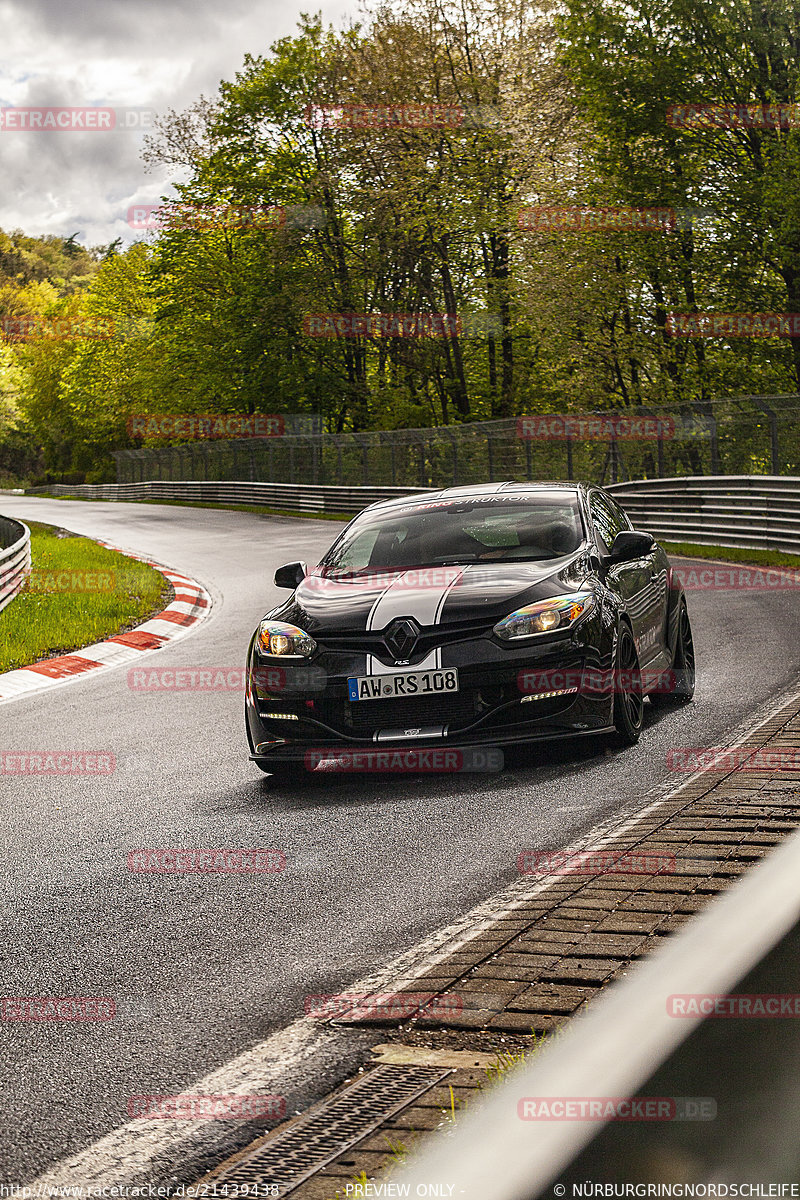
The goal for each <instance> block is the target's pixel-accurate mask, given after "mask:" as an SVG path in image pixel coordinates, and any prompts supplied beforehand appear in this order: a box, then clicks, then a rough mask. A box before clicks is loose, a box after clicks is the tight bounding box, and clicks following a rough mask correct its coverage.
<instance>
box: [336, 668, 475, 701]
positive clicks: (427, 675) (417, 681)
mask: <svg viewBox="0 0 800 1200" xmlns="http://www.w3.org/2000/svg"><path fill="white" fill-rule="evenodd" d="M457 691H458V671H457V670H456V669H455V668H454V667H448V669H447V670H446V671H406V672H404V673H403V674H402V675H360V676H358V678H356V679H348V681H347V693H348V696H349V698H350V699H351V700H389V699H392V700H395V699H397V697H398V696H433V695H435V694H436V693H440V694H441V693H443V692H457Z"/></svg>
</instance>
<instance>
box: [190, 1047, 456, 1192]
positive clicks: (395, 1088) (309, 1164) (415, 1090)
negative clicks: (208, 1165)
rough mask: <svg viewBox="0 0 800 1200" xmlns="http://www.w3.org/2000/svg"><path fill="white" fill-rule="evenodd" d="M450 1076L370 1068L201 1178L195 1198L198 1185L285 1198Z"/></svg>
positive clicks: (442, 1070) (441, 1071)
mask: <svg viewBox="0 0 800 1200" xmlns="http://www.w3.org/2000/svg"><path fill="white" fill-rule="evenodd" d="M452 1074H453V1069H452V1068H447V1067H414V1066H388V1065H383V1066H378V1067H375V1068H374V1069H373V1070H371V1071H369V1072H368V1073H367V1074H366V1075H364V1076H363V1078H361V1079H358V1080H356V1081H355V1082H354V1083H351V1084H349V1085H348V1086H347V1087H345V1088H343V1089H342V1090H341V1091H339V1092H338V1093H337V1094H336V1095H335V1096H333V1097H330V1098H328V1099H327V1100H323V1101H322V1102H321V1103H320V1104H318V1105H316V1106H315V1107H314V1108H312V1109H310V1110H309V1112H307V1113H304V1114H303V1115H302V1116H300V1117H296V1118H295V1119H294V1120H292V1121H290V1122H289V1124H288V1125H285V1126H284V1127H283V1128H282V1129H281V1128H279V1129H276V1130H273V1131H271V1132H270V1133H268V1134H266V1135H265V1136H264V1137H263V1138H262V1139H260V1141H258V1142H256V1143H254V1144H252V1145H250V1146H248V1147H247V1148H246V1150H243V1151H242V1152H241V1153H239V1154H237V1155H234V1157H233V1158H231V1159H229V1160H228V1161H227V1162H226V1163H223V1164H222V1166H221V1167H217V1168H216V1170H214V1171H211V1172H210V1173H209V1174H208V1175H205V1176H204V1177H203V1179H201V1180H200V1181H199V1183H198V1184H196V1185H195V1194H197V1195H201V1196H202V1195H204V1194H205V1193H204V1192H203V1190H202V1185H203V1184H207V1185H211V1184H213V1185H214V1187H213V1194H219V1193H220V1190H221V1188H224V1185H226V1184H228V1185H231V1186H232V1187H233V1191H232V1194H233V1195H234V1196H235V1195H236V1194H237V1193H238V1195H240V1196H241V1195H246V1194H247V1193H246V1192H245V1191H244V1190H243V1189H244V1188H245V1187H247V1186H248V1185H249V1187H250V1189H251V1191H250V1194H251V1195H267V1194H269V1195H272V1196H287V1195H289V1194H290V1193H291V1192H293V1191H294V1190H295V1189H296V1188H298V1187H299V1186H300V1185H301V1184H302V1183H304V1182H305V1181H306V1180H308V1179H310V1178H311V1177H312V1176H313V1175H315V1174H316V1173H317V1172H318V1171H320V1170H322V1169H323V1168H325V1167H326V1166H328V1164H329V1163H331V1162H332V1161H333V1160H334V1159H335V1158H337V1157H338V1156H339V1155H341V1154H342V1153H344V1152H345V1151H347V1150H348V1149H350V1148H351V1147H353V1146H356V1145H357V1143H358V1142H361V1141H363V1139H364V1138H366V1137H368V1136H369V1135H370V1134H371V1133H374V1132H375V1130H377V1129H378V1128H379V1127H380V1126H381V1125H383V1124H385V1122H386V1121H387V1120H389V1119H390V1118H391V1117H393V1116H395V1115H396V1114H397V1113H399V1112H401V1111H402V1109H404V1108H406V1107H407V1106H408V1105H409V1104H411V1103H413V1102H414V1101H415V1100H418V1099H419V1097H420V1096H423V1095H424V1094H425V1093H426V1092H428V1091H430V1089H431V1088H433V1087H435V1086H436V1085H437V1084H438V1083H441V1082H442V1080H443V1079H446V1078H447V1077H448V1075H452ZM354 1174H356V1169H355V1167H354ZM253 1185H258V1186H259V1188H261V1187H269V1189H270V1190H269V1193H267V1192H266V1191H261V1190H256V1191H253V1190H252V1189H253ZM222 1194H223V1195H224V1194H227V1193H225V1192H224V1191H223V1192H222Z"/></svg>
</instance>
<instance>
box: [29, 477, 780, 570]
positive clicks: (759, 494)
mask: <svg viewBox="0 0 800 1200" xmlns="http://www.w3.org/2000/svg"><path fill="white" fill-rule="evenodd" d="M427 490H429V489H426V488H410V487H405V488H404V487H335V486H328V487H326V486H321V485H316V486H315V485H313V484H288V483H247V482H239V483H235V482H232V483H193V482H190V481H188V482H179V481H176V482H173V483H161V482H157V481H150V482H146V483H128V484H117V483H104V484H80V485H77V484H76V485H74V486H70V485H67V484H53V485H51V486H50V487H49V488H33V489H30V490H29V493H28V494H29V495H30V494H48V495H56V496H77V497H80V498H81V499H90V500H183V501H185V502H188V503H190V504H191V503H194V504H198V503H203V502H205V503H213V504H257V505H263V506H265V507H267V508H277V509H284V510H286V511H292V512H302V513H315V512H317V513H344V514H351V513H357V512H360V511H361V509H363V508H366V507H367V505H369V504H374V503H375V502H376V501H378V500H387V499H390V498H391V497H393V496H404V495H409V494H419V493H421V492H425V491H427ZM609 491H611V492H613V494H614V495H615V496H616V498H617V499H618V500H619V502H620V504H622V505H623V507H624V508H625V510H626V511H627V513H628V514H629V516H630V518H631V520H632V521H633V523H634V525H636V526H639V527H641V528H642V529H645V530H647V532H648V533H652V534H654V535H655V536H656V537H658V538H662V539H664V540H666V541H678V542H680V541H684V542H696V543H698V544H700V545H709V546H742V547H752V548H763V549H772V550H783V551H789V552H795V553H800V478H793V477H790V476H787V475H778V476H773V475H728V476H679V477H677V478H675V479H643V480H637V481H634V482H630V483H618V484H612V485H611V486H610V487H609Z"/></svg>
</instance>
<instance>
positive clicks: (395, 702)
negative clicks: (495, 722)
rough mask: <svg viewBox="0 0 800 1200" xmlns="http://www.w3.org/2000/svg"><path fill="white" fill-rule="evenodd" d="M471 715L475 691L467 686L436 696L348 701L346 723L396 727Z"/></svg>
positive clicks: (459, 720) (359, 727)
mask: <svg viewBox="0 0 800 1200" xmlns="http://www.w3.org/2000/svg"><path fill="white" fill-rule="evenodd" d="M474 716H475V692H474V691H473V690H472V689H467V690H466V691H461V692H451V693H449V694H444V695H443V694H442V693H439V695H437V696H411V697H409V698H408V699H406V698H404V697H402V696H398V697H392V698H391V699H390V700H359V701H357V702H356V703H355V704H350V722H349V724H350V727H351V728H352V729H353V730H355V731H357V732H362V731H364V730H370V731H372V730H375V729H397V728H404V727H405V726H406V725H413V726H418V725H468V724H469V722H470V721H471V720H472V719H473V718H474Z"/></svg>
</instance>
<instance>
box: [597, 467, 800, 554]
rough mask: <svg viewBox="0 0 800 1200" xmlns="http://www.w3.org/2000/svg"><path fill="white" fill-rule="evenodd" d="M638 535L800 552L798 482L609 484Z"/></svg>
mask: <svg viewBox="0 0 800 1200" xmlns="http://www.w3.org/2000/svg"><path fill="white" fill-rule="evenodd" d="M607 490H608V491H610V492H611V493H612V494H613V495H614V497H615V499H616V500H617V501H619V503H620V504H621V505H622V507H623V508H624V509H625V511H626V513H627V514H628V516H629V517H630V519H631V521H632V522H633V524H634V525H635V526H636V528H637V529H639V528H641V529H645V530H647V532H648V533H652V534H653V536H654V537H657V538H661V539H663V540H665V541H671V542H696V543H697V544H698V545H703V546H742V547H745V548H752V549H765V550H783V551H789V552H794V553H798V552H800V479H797V478H793V477H792V476H788V475H719V476H715V475H686V476H678V477H676V478H675V479H645V480H635V481H631V482H630V483H616V484H611V485H610V486H609V487H608V489H607Z"/></svg>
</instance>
